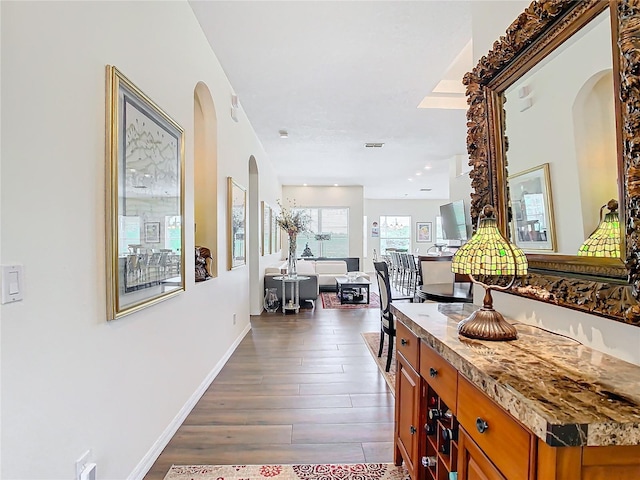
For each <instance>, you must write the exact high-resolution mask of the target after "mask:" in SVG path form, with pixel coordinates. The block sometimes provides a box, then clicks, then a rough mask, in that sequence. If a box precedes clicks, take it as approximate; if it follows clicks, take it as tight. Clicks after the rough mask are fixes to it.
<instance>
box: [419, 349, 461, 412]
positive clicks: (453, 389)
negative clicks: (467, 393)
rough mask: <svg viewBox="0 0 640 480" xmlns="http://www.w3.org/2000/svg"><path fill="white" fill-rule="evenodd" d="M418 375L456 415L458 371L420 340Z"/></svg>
mask: <svg viewBox="0 0 640 480" xmlns="http://www.w3.org/2000/svg"><path fill="white" fill-rule="evenodd" d="M420 375H421V376H422V378H424V379H425V380H426V381H427V383H428V384H429V385H430V386H431V388H433V390H435V392H436V393H437V394H438V396H439V397H440V398H441V399H442V400H443V401H444V403H446V404H447V407H449V408H450V409H451V412H452V413H453V414H454V415H456V397H457V395H458V372H457V370H456V369H455V368H454V367H453V365H451V364H450V363H449V362H447V361H446V360H445V359H444V358H442V357H441V356H440V354H439V353H438V352H436V351H435V350H434V349H433V348H431V347H430V346H429V345H427V344H426V343H424V342H420Z"/></svg>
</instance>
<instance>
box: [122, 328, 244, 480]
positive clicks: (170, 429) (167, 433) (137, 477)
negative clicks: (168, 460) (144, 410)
mask: <svg viewBox="0 0 640 480" xmlns="http://www.w3.org/2000/svg"><path fill="white" fill-rule="evenodd" d="M250 330H251V324H249V325H247V326H246V327H245V329H244V330H243V331H242V333H241V334H240V335H239V336H238V338H237V339H236V341H235V342H233V345H231V347H229V349H228V350H227V352H226V353H225V354H224V356H223V357H222V358H221V359H220V361H219V362H218V363H217V364H216V366H215V367H213V369H212V370H211V372H209V374H208V375H207V376H206V378H205V379H204V380H203V381H202V383H201V384H200V386H199V387H198V388H197V389H196V391H195V392H193V394H192V395H191V397H189V399H188V400H187V402H186V403H185V404H184V405H183V407H182V408H181V409H180V411H179V412H178V414H177V415H176V416H175V417H174V419H173V420H172V421H171V422H170V423H169V425H168V426H167V428H165V430H164V432H162V434H161V435H160V438H158V440H156V441H155V443H154V444H153V446H152V447H151V448H150V449H149V451H148V452H147V453H146V455H145V456H144V457H142V460H140V463H138V465H136V468H134V469H133V472H131V474H129V476H128V477H127V480H142V479H143V478H144V476H145V475H146V474H147V473H148V472H149V470H151V467H152V466H153V464H154V463H155V461H156V460H157V459H158V457H159V456H160V454H161V453H162V450H164V447H166V446H167V444H168V443H169V441H170V440H171V438H172V437H173V436H174V435H175V433H176V432H177V431H178V428H180V425H182V422H184V420H185V418H187V415H189V413H190V412H191V410H192V409H193V407H195V406H196V403H198V400H200V397H202V395H204V392H205V391H206V390H207V388H209V385H211V382H213V380H214V379H215V378H216V377H217V376H218V373H220V370H222V367H224V365H225V364H226V363H227V360H229V358H230V357H231V355H232V354H233V352H234V351H235V350H236V348H237V347H238V345H239V344H240V342H241V341H242V339H243V338H244V337H245V336H246V335H247V333H249V331H250Z"/></svg>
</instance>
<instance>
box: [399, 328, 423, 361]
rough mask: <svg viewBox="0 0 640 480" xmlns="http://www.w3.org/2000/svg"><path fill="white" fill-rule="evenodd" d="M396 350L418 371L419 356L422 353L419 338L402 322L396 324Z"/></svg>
mask: <svg viewBox="0 0 640 480" xmlns="http://www.w3.org/2000/svg"><path fill="white" fill-rule="evenodd" d="M396 349H397V351H398V352H399V353H401V354H402V356H403V357H404V358H406V359H407V362H409V365H411V366H412V367H413V369H414V370H416V371H418V354H419V352H420V346H419V341H418V337H416V335H415V334H414V333H413V332H412V331H411V330H409V329H408V328H407V327H406V326H405V325H404V324H403V323H402V322H396Z"/></svg>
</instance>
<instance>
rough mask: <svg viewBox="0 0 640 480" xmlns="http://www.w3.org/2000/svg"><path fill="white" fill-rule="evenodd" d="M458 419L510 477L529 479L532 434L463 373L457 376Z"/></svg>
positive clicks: (520, 479)
mask: <svg viewBox="0 0 640 480" xmlns="http://www.w3.org/2000/svg"><path fill="white" fill-rule="evenodd" d="M458 420H459V421H460V425H462V427H463V428H464V429H465V431H466V432H467V434H468V435H469V436H470V437H471V438H472V439H473V440H474V442H475V443H476V444H477V445H478V447H480V448H481V449H482V451H483V452H485V453H486V454H487V456H488V457H489V458H491V460H492V462H493V463H494V464H495V465H496V467H498V468H499V469H500V471H501V472H502V473H503V474H504V476H505V477H507V478H508V479H509V480H528V479H529V478H532V476H531V472H530V467H531V465H530V462H529V459H530V456H531V452H532V450H533V448H535V447H534V445H533V435H532V434H531V433H529V431H528V430H527V429H525V428H524V427H523V426H522V425H521V424H520V423H519V422H518V421H517V420H516V419H515V418H513V417H512V416H511V415H509V414H508V413H507V412H505V411H504V410H503V409H502V408H501V407H499V406H498V405H496V404H495V402H493V400H491V399H490V398H489V397H487V396H486V395H485V394H484V393H482V392H481V391H480V390H478V389H477V388H476V387H474V386H473V385H472V384H471V382H469V381H468V380H467V379H466V378H464V377H463V376H460V377H459V378H458Z"/></svg>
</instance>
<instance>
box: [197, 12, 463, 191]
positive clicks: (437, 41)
mask: <svg viewBox="0 0 640 480" xmlns="http://www.w3.org/2000/svg"><path fill="white" fill-rule="evenodd" d="M190 4H191V6H192V8H193V11H194V12H195V14H196V16H197V18H198V21H199V22H200V24H201V26H202V28H203V30H204V32H205V35H206V36H207V39H208V40H209V42H210V43H211V45H212V48H213V50H214V52H215V53H216V56H217V57H218V59H219V61H220V63H221V64H222V67H223V69H224V71H225V73H226V75H227V76H228V78H229V81H230V82H231V85H232V86H233V88H234V89H235V93H236V94H237V95H238V97H239V100H240V105H241V107H242V108H243V109H244V111H245V113H246V115H247V117H248V118H249V121H250V122H251V124H252V125H253V128H254V129H255V131H256V133H257V135H258V137H259V139H260V141H261V142H262V144H263V146H264V149H265V151H266V152H267V154H268V156H269V159H270V160H271V162H272V163H273V165H274V167H275V169H276V171H277V173H278V176H279V179H280V181H281V182H282V183H283V184H284V185H302V184H305V183H306V184H309V185H333V184H340V185H363V186H364V192H365V198H438V199H443V198H448V197H449V192H448V185H449V163H450V162H449V159H450V158H451V157H453V156H454V155H460V154H465V152H466V143H465V136H466V123H465V114H466V111H465V110H462V109H457V110H455V109H423V108H420V109H418V108H417V106H418V105H419V104H420V102H421V101H422V99H423V98H424V97H425V96H426V95H429V94H430V93H431V91H432V90H433V89H434V87H436V85H437V84H438V82H440V80H442V79H443V78H445V76H446V74H447V72H448V71H449V69H450V67H451V66H452V63H453V62H454V60H455V59H456V57H457V56H458V54H459V53H460V52H461V51H462V50H463V48H464V47H465V45H466V44H467V43H468V42H469V40H470V38H471V13H470V10H471V6H470V3H469V2H463V1H393V2H383V1H355V2H343V1H340V2H338V1H285V2H271V1H248V2H245V1H228V2H218V1H191V2H190ZM457 71H459V68H458V69H457ZM457 80H458V81H461V80H462V79H461V78H458V79H457ZM216 107H218V108H217V110H218V111H219V112H225V111H227V108H220V107H219V106H218V105H216ZM229 109H230V105H229ZM279 130H286V131H287V132H288V133H289V137H288V138H287V139H282V138H280V136H279V134H278V132H279ZM366 142H383V143H384V144H385V145H384V147H383V148H381V149H372V148H364V144H365V143H366ZM427 166H428V167H431V168H430V169H428V170H427V169H425V167H427ZM417 173H420V175H416V174H417ZM409 179H411V180H409ZM421 188H430V189H432V190H431V191H430V192H420V189H421Z"/></svg>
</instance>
